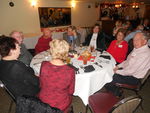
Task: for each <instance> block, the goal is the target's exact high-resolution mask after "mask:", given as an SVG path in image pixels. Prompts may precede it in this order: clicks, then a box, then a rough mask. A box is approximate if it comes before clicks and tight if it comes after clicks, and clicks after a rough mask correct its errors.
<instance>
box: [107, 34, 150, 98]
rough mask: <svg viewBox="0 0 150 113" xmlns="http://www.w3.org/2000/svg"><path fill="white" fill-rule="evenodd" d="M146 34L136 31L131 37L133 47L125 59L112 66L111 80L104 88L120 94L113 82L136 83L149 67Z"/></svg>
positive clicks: (149, 55)
mask: <svg viewBox="0 0 150 113" xmlns="http://www.w3.org/2000/svg"><path fill="white" fill-rule="evenodd" d="M148 38H149V37H148V36H147V35H146V34H145V33H144V32H138V33H136V34H135V36H134V38H133V45H134V49H133V50H132V52H131V53H130V54H129V55H128V57H127V59H126V60H125V61H124V62H122V63H121V64H119V65H117V66H116V67H115V68H114V73H115V74H114V76H113V81H112V82H111V83H108V84H106V85H105V88H106V89H107V90H109V91H111V92H113V93H114V94H115V95H117V96H119V95H120V94H121V92H120V90H119V88H118V87H117V86H115V83H123V84H130V85H136V84H139V83H140V79H141V78H144V75H145V74H146V72H147V71H148V69H150V48H149V47H148V45H147V41H148Z"/></svg>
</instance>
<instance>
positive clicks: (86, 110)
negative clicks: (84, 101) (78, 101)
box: [85, 105, 89, 113]
mask: <svg viewBox="0 0 150 113" xmlns="http://www.w3.org/2000/svg"><path fill="white" fill-rule="evenodd" d="M88 107H89V106H88V105H86V108H85V113H87V112H88Z"/></svg>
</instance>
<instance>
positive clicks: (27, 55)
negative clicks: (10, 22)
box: [10, 31, 32, 66]
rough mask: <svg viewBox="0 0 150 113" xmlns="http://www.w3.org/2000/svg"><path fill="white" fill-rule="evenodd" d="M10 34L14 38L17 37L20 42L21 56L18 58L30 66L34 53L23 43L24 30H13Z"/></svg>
mask: <svg viewBox="0 0 150 113" xmlns="http://www.w3.org/2000/svg"><path fill="white" fill-rule="evenodd" d="M10 36H11V37H12V38H14V39H16V40H17V41H18V42H19V44H20V47H21V49H20V56H19V58H18V60H19V61H21V62H23V63H24V64H26V65H28V66H29V65H30V62H31V59H32V55H31V54H30V52H29V51H28V50H27V48H26V46H25V45H24V44H23V34H22V32H19V31H12V32H11V33H10Z"/></svg>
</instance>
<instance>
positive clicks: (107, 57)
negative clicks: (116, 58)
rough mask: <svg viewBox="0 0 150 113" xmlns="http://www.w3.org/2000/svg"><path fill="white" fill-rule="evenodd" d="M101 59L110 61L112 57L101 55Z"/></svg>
mask: <svg viewBox="0 0 150 113" xmlns="http://www.w3.org/2000/svg"><path fill="white" fill-rule="evenodd" d="M99 57H103V58H105V59H108V60H110V59H111V57H110V56H108V55H100V56H99Z"/></svg>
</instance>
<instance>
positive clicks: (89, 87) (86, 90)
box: [30, 51, 116, 105]
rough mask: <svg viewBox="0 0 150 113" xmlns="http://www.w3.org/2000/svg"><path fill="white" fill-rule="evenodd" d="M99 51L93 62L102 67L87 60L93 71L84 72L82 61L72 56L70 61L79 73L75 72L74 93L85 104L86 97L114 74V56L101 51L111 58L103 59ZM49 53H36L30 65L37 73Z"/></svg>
mask: <svg viewBox="0 0 150 113" xmlns="http://www.w3.org/2000/svg"><path fill="white" fill-rule="evenodd" d="M100 54H101V53H100V52H97V56H96V58H95V61H94V62H98V64H100V65H102V68H101V67H99V66H97V65H96V64H94V62H91V61H88V63H87V65H93V67H94V68H95V70H94V71H93V72H88V73H85V72H84V70H83V69H82V67H83V66H87V65H83V61H81V60H77V58H72V59H71V62H72V63H73V65H74V66H75V67H77V68H79V72H80V73H79V74H76V76H75V77H76V79H75V92H74V95H77V96H79V97H80V98H81V99H82V101H83V102H84V104H85V105H87V104H88V97H89V96H90V95H92V94H93V93H95V92H96V91H98V90H100V89H101V88H102V87H103V86H104V85H105V84H106V83H108V82H111V81H112V76H113V74H114V72H113V68H114V67H115V64H116V62H115V60H114V58H113V57H112V56H111V55H110V54H109V53H107V52H103V55H110V56H111V60H108V59H104V58H102V57H99V56H100ZM49 60H50V55H49V53H48V52H47V51H44V52H41V53H39V54H38V55H36V56H35V57H34V58H33V59H32V61H31V64H30V66H31V67H32V68H33V69H34V71H35V73H36V74H37V75H38V74H39V71H40V66H41V62H42V61H49Z"/></svg>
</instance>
